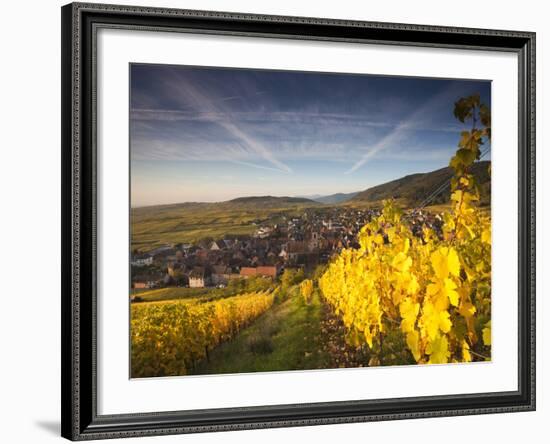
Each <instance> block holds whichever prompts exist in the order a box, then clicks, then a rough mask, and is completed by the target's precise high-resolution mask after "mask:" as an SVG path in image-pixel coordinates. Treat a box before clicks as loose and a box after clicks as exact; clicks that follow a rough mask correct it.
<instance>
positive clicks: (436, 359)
mask: <svg viewBox="0 0 550 444" xmlns="http://www.w3.org/2000/svg"><path fill="white" fill-rule="evenodd" d="M426 353H427V354H429V355H430V360H429V361H428V364H445V363H447V362H449V356H451V353H450V352H449V341H448V340H447V337H446V336H440V335H438V336H437V337H436V338H434V339H433V340H432V341H430V342H429V343H428V346H427V347H426Z"/></svg>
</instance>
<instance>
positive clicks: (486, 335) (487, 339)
mask: <svg viewBox="0 0 550 444" xmlns="http://www.w3.org/2000/svg"><path fill="white" fill-rule="evenodd" d="M481 333H482V334H483V343H484V344H485V345H491V321H489V322H487V323H486V324H485V328H483V330H482V331H481Z"/></svg>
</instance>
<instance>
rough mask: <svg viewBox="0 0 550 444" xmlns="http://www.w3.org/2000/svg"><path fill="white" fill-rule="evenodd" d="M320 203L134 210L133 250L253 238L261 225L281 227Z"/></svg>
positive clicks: (216, 205) (208, 205) (194, 206)
mask: <svg viewBox="0 0 550 444" xmlns="http://www.w3.org/2000/svg"><path fill="white" fill-rule="evenodd" d="M317 206H320V204H318V203H316V202H310V203H309V204H308V203H289V204H286V205H285V204H282V205H280V206H276V207H272V206H266V207H265V208H261V207H260V208H259V207H258V206H257V205H255V204H246V203H244V204H239V203H232V204H227V203H226V204H182V205H165V206H159V207H145V208H134V209H132V215H131V224H132V249H139V250H142V251H148V250H151V249H152V248H155V247H158V246H160V245H166V244H175V243H193V242H198V241H200V240H202V239H220V238H226V237H236V236H244V235H252V234H253V233H254V231H255V230H256V229H257V228H258V224H260V223H262V222H265V221H270V222H271V223H277V222H280V221H281V220H282V215H286V216H293V215H299V214H301V212H302V210H303V209H304V208H307V207H317Z"/></svg>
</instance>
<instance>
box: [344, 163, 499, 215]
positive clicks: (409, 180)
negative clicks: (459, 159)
mask: <svg viewBox="0 0 550 444" xmlns="http://www.w3.org/2000/svg"><path fill="white" fill-rule="evenodd" d="M490 164H491V162H490V161H481V162H477V163H475V164H474V165H473V167H472V170H471V172H472V173H473V174H474V176H475V178H476V180H477V183H478V184H479V185H480V186H481V203H482V204H485V205H488V204H490V198H491V177H490V175H489V166H490ZM452 176H453V170H452V169H451V168H450V167H445V168H441V169H439V170H435V171H431V172H429V173H417V174H411V175H409V176H405V177H402V178H400V179H396V180H392V181H391V182H387V183H384V184H381V185H377V186H375V187H372V188H369V189H367V190H365V191H362V192H360V193H358V194H357V195H356V196H355V197H353V198H352V199H350V202H356V203H360V202H377V201H381V200H383V199H389V198H394V199H399V200H401V201H402V202H403V203H404V204H405V205H410V206H412V205H418V204H420V203H421V202H422V201H423V200H424V199H425V198H426V197H428V196H429V195H430V194H431V193H432V192H433V191H434V190H436V189H437V188H438V187H439V186H440V185H442V184H443V183H445V182H446V181H448V180H449V179H450V178H451V177H452ZM450 194H451V189H450V184H447V186H446V187H445V188H444V189H443V190H442V192H441V193H439V194H438V195H437V197H435V199H434V200H433V201H432V202H431V203H433V204H441V203H447V202H449V201H450Z"/></svg>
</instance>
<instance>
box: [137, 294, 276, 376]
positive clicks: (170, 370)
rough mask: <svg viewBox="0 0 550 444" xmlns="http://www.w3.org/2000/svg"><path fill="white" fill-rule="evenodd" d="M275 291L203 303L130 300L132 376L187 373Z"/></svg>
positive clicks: (257, 313) (243, 324) (261, 310)
mask: <svg viewBox="0 0 550 444" xmlns="http://www.w3.org/2000/svg"><path fill="white" fill-rule="evenodd" d="M273 300H274V293H273V292H269V291H265V292H253V293H245V294H241V295H238V296H233V297H229V298H225V299H219V300H215V301H211V302H206V303H200V302H197V303H191V304H190V303H188V302H186V301H171V302H166V301H165V302H151V303H146V304H132V306H131V337H132V362H131V367H132V377H134V378H136V377H148V376H170V375H185V374H189V373H190V372H191V371H192V370H193V369H194V368H195V366H196V365H197V364H198V363H199V362H200V361H201V360H204V359H208V353H209V351H210V350H212V348H213V347H215V346H216V345H218V344H220V343H221V342H224V341H227V340H229V339H231V338H233V337H234V336H235V335H236V334H237V333H238V332H239V331H240V330H242V329H243V328H244V327H246V326H247V325H249V324H250V322H251V321H253V320H254V319H256V318H257V317H258V316H260V315H261V314H262V313H264V312H265V311H266V310H267V309H268V308H270V307H271V305H272V304H273Z"/></svg>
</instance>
